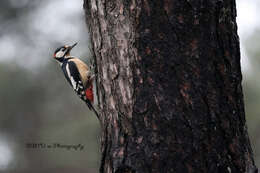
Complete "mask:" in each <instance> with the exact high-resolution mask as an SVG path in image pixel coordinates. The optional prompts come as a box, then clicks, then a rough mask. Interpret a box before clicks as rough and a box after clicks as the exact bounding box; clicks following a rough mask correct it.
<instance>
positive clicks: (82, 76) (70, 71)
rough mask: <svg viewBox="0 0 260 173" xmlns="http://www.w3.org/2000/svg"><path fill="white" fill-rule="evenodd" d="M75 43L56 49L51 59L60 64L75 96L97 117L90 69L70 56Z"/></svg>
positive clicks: (92, 76)
mask: <svg viewBox="0 0 260 173" xmlns="http://www.w3.org/2000/svg"><path fill="white" fill-rule="evenodd" d="M76 45H77V43H75V44H73V45H71V46H69V45H64V46H61V47H59V48H57V49H56V50H55V52H54V55H53V58H54V59H55V60H56V61H57V62H58V63H59V64H60V66H61V69H62V71H63V73H64V76H65V78H66V79H67V81H68V82H69V84H70V86H72V88H73V89H74V91H75V92H76V93H77V95H78V96H79V97H80V98H81V100H83V101H84V102H85V103H86V104H87V106H88V108H89V109H90V110H91V111H93V112H94V113H95V114H96V116H97V117H98V113H97V111H96V110H95V108H94V107H93V102H94V93H93V80H94V75H92V74H91V69H90V67H89V66H88V65H87V64H86V63H84V62H83V61H82V60H80V59H79V58H77V57H74V56H71V55H70V52H71V50H72V49H73V48H74V47H75V46H76Z"/></svg>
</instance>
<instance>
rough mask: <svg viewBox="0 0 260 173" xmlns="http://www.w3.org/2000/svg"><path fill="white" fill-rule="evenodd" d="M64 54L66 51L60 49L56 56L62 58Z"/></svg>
mask: <svg viewBox="0 0 260 173" xmlns="http://www.w3.org/2000/svg"><path fill="white" fill-rule="evenodd" d="M64 54H65V52H63V51H59V52H57V53H56V57H57V58H61V57H63V56H64Z"/></svg>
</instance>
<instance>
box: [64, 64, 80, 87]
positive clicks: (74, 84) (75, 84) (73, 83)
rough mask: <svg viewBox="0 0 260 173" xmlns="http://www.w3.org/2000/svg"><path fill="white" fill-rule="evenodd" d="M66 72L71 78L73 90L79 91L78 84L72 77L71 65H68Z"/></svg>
mask: <svg viewBox="0 0 260 173" xmlns="http://www.w3.org/2000/svg"><path fill="white" fill-rule="evenodd" d="M66 71H67V73H68V76H69V78H70V81H71V85H72V87H73V89H74V90H76V91H77V90H78V88H77V83H76V81H75V80H74V79H73V77H72V76H71V74H70V70H69V64H67V66H66Z"/></svg>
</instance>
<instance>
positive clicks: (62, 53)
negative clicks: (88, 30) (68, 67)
mask: <svg viewBox="0 0 260 173" xmlns="http://www.w3.org/2000/svg"><path fill="white" fill-rule="evenodd" d="M76 45H77V43H75V44H73V45H72V46H68V45H65V46H61V47H59V48H57V49H56V50H55V52H54V55H53V58H54V59H56V60H57V61H63V60H64V58H66V57H68V56H70V51H71V50H72V48H73V47H75V46H76Z"/></svg>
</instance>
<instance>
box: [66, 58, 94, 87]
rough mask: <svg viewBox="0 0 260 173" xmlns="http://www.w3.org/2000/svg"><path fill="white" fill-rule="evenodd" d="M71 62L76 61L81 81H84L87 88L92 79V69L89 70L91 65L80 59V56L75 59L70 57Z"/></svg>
mask: <svg viewBox="0 0 260 173" xmlns="http://www.w3.org/2000/svg"><path fill="white" fill-rule="evenodd" d="M69 62H74V63H75V65H76V67H77V69H78V70H79V74H80V78H81V81H82V82H83V85H84V87H85V88H87V85H88V84H87V83H86V82H88V81H89V79H90V76H91V74H90V70H89V67H88V66H87V64H85V63H84V62H83V61H81V60H80V59H78V58H73V59H70V60H69Z"/></svg>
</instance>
